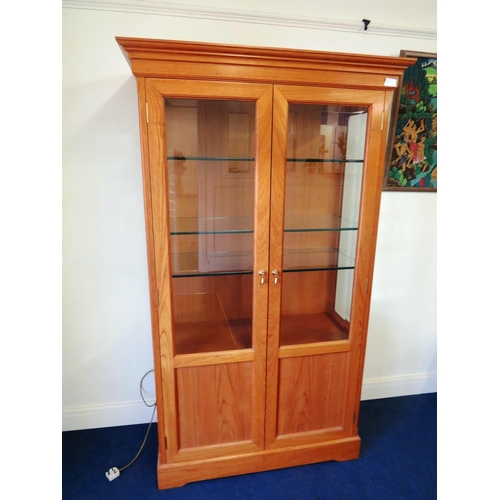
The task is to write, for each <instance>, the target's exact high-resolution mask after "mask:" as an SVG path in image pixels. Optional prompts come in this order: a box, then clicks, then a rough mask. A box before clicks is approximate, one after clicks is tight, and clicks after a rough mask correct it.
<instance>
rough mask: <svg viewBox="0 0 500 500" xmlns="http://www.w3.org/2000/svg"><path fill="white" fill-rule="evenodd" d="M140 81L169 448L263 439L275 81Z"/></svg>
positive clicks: (197, 449) (188, 452)
mask: <svg viewBox="0 0 500 500" xmlns="http://www.w3.org/2000/svg"><path fill="white" fill-rule="evenodd" d="M146 85H147V91H148V93H147V96H148V97H147V98H148V110H149V124H148V130H149V141H150V148H149V149H150V152H151V155H152V156H151V158H150V165H151V186H152V191H153V204H152V207H153V222H154V226H155V264H156V279H157V282H158V312H159V314H158V316H159V330H160V332H161V339H160V350H161V362H162V370H163V372H164V376H163V381H164V382H163V383H164V385H165V386H164V387H163V391H164V394H165V399H166V401H167V404H166V405H165V406H166V408H167V413H168V416H167V418H166V422H165V434H166V435H167V436H168V443H169V444H168V453H167V459H168V460H170V461H178V460H195V459H198V458H203V457H205V456H211V457H213V456H217V455H226V454H231V453H240V452H244V451H252V450H257V449H262V448H263V439H264V438H263V436H264V393H265V392H264V391H265V357H266V351H265V348H266V329H267V315H266V311H267V300H268V277H267V270H268V248H269V193H270V155H269V152H270V143H271V111H272V105H271V103H272V87H271V86H269V85H247V84H225V83H214V82H183V81H177V80H173V81H169V80H148V81H147V83H146ZM158 235H160V236H159V237H158Z"/></svg>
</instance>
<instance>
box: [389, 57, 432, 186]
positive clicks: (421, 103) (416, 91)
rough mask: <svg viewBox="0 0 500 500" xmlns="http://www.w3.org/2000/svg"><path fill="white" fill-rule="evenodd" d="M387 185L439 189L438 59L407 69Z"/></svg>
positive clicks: (430, 59) (420, 62) (419, 62)
mask: <svg viewBox="0 0 500 500" xmlns="http://www.w3.org/2000/svg"><path fill="white" fill-rule="evenodd" d="M387 186H388V187H398V188H410V187H411V188H431V189H432V188H437V58H428V57H419V58H417V62H416V63H415V65H414V66H411V67H410V68H408V70H407V71H406V72H405V75H404V78H403V84H402V88H401V97H400V102H399V110H398V119H397V123H396V131H395V137H394V143H393V148H392V156H391V158H390V165H389V173H388V180H387Z"/></svg>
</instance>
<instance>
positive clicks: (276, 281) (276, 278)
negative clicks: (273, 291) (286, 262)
mask: <svg viewBox="0 0 500 500" xmlns="http://www.w3.org/2000/svg"><path fill="white" fill-rule="evenodd" d="M278 274H279V271H277V270H276V269H275V270H274V271H273V276H274V284H275V285H277V284H278Z"/></svg>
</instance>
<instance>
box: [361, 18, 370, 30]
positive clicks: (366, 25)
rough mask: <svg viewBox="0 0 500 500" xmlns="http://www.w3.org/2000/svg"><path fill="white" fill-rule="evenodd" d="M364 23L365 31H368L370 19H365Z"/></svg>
mask: <svg viewBox="0 0 500 500" xmlns="http://www.w3.org/2000/svg"><path fill="white" fill-rule="evenodd" d="M363 22H364V23H365V31H366V30H367V29H368V25H369V24H370V20H369V19H363Z"/></svg>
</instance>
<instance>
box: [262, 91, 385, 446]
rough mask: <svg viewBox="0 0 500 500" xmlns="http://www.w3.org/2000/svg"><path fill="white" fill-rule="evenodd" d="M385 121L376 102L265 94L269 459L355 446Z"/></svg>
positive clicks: (375, 94)
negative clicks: (298, 449)
mask: <svg viewBox="0 0 500 500" xmlns="http://www.w3.org/2000/svg"><path fill="white" fill-rule="evenodd" d="M387 102H389V100H388V99H387ZM387 111H388V110H387V109H386V92H385V91H372V90H348V91H346V90H341V89H323V88H317V87H315V88H308V87H303V86H302V87H294V86H282V85H276V86H275V87H274V109H273V123H274V128H273V145H272V146H273V151H272V156H273V161H272V193H271V232H270V271H271V274H272V278H273V279H272V281H271V284H270V288H269V323H268V377H267V421H266V446H267V447H269V448H281V447H286V446H291V445H296V444H305V443H311V442H319V441H332V440H335V439H339V438H345V437H351V436H354V435H356V434H357V412H358V405H359V395H360V390H361V380H360V378H361V376H360V374H361V373H362V372H361V370H362V363H363V359H362V351H363V350H362V349H361V346H362V345H363V340H364V336H365V335H366V328H367V318H368V299H367V297H368V293H369V289H370V286H371V283H370V282H369V277H370V276H371V271H372V267H373V257H372V256H373V253H374V252H373V246H374V245H375V233H376V224H377V217H378V203H379V196H380V190H381V174H380V168H379V164H380V161H381V159H382V156H383V154H384V139H385V137H384V134H385V133H386V132H384V131H383V130H386V127H384V126H383V125H384V120H386V117H385V116H386V114H388V113H387ZM361 199H363V203H361ZM359 234H363V240H360V238H358V235H359Z"/></svg>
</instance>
